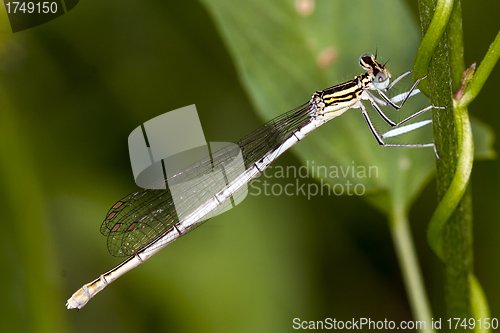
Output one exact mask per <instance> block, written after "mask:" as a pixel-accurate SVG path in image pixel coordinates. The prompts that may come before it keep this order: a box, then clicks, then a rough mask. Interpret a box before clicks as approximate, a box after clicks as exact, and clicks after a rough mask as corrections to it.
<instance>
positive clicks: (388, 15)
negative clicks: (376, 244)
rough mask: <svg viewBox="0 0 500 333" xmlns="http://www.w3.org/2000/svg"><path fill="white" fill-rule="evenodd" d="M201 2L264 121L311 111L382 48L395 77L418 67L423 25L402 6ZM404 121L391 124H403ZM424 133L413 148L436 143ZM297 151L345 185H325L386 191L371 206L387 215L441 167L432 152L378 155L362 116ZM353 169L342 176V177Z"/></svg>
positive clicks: (353, 115)
mask: <svg viewBox="0 0 500 333" xmlns="http://www.w3.org/2000/svg"><path fill="white" fill-rule="evenodd" d="M202 2H203V3H204V4H205V5H206V7H207V8H208V10H209V12H210V13H211V15H212V17H213V18H214V20H215V23H216V25H217V27H218V29H219V31H220V33H221V35H222V37H223V40H224V41H225V43H226V45H227V47H228V49H229V51H230V53H231V54H232V57H233V59H234V62H235V64H236V68H237V70H238V73H239V75H240V78H241V82H242V84H243V85H244V87H245V88H246V90H247V92H248V94H249V96H250V99H251V101H252V102H253V104H254V106H255V109H256V110H257V112H258V113H259V115H260V116H261V117H262V119H263V120H269V119H271V118H273V117H275V116H277V115H279V114H281V113H283V112H285V111H287V110H289V109H291V108H293V107H295V106H298V105H300V104H302V103H304V102H305V101H307V100H308V99H310V96H311V94H312V93H313V92H314V91H316V90H322V89H324V88H326V87H328V86H331V85H334V84H338V83H341V82H344V81H347V80H350V79H352V78H353V77H354V76H355V75H359V74H361V73H363V70H362V69H361V68H360V67H359V65H358V58H359V56H360V55H361V54H362V53H364V52H372V53H375V51H376V50H377V49H378V51H379V52H378V59H379V60H381V61H383V62H384V61H387V60H388V59H389V58H390V62H389V65H390V68H392V69H393V71H394V73H393V78H394V77H396V76H398V75H399V74H401V73H402V72H405V71H406V70H408V69H410V68H411V64H412V61H413V56H414V54H415V52H416V50H417V47H418V42H419V35H418V30H417V26H416V23H414V22H413V20H412V17H411V15H410V13H409V12H408V10H407V9H406V8H405V7H404V3H401V2H399V1H370V2H364V3H363V6H360V5H359V3H357V2H353V1H328V2H327V1H323V2H315V7H314V9H313V10H312V12H310V14H308V15H307V13H306V12H302V11H301V10H299V9H297V7H296V4H298V3H310V4H314V2H312V1H311V2H307V1H297V2H292V1H272V2H270V1H265V0H256V1H245V2H234V1H231V0H217V1H215V0H203V1H202ZM329 56H330V57H331V58H332V59H331V62H332V63H331V65H328V61H327V60H328V57H329ZM325 59H326V60H325ZM407 88H408V86H405V87H402V88H401V90H399V92H402V91H403V90H406V89H407ZM427 103H428V102H427ZM420 107H421V106H420ZM367 108H368V109H369V113H370V114H371V117H372V119H373V121H374V122H375V124H376V126H378V128H379V129H380V131H381V132H384V131H385V130H386V129H385V127H382V125H384V124H383V122H382V120H381V119H380V118H379V116H378V115H377V114H376V112H375V111H374V110H373V109H372V108H371V106H370V105H367ZM415 108H416V106H412V105H409V106H408V107H406V106H405V108H404V109H405V110H406V112H407V113H404V112H405V111H400V112H401V113H404V114H409V113H412V112H415V111H416V110H417V109H415ZM388 112H390V111H388ZM401 113H399V114H398V113H396V112H393V113H392V114H391V116H392V118H393V119H402V118H403V114H401ZM387 129H388V128H387ZM422 133H425V130H424V131H421V132H419V133H411V137H412V141H414V142H421V143H424V142H429V141H431V140H432V138H430V137H429V136H425V135H424V134H422ZM293 151H294V153H295V154H297V155H298V156H299V158H300V159H301V161H302V162H303V163H304V164H306V165H309V166H313V165H314V166H325V167H326V168H327V169H328V170H337V171H338V173H339V174H338V177H335V174H333V177H321V178H323V181H324V182H329V183H330V184H337V183H340V184H343V185H344V186H345V185H346V184H347V182H350V184H353V185H356V184H359V185H358V190H361V189H364V190H366V191H367V192H376V191H377V192H378V191H380V190H383V191H386V192H388V193H389V195H384V197H383V198H381V200H371V202H377V204H376V206H377V207H379V208H381V209H383V210H384V211H386V210H387V208H388V207H391V205H395V206H397V207H398V209H402V210H406V209H407V208H408V206H409V205H410V203H411V202H412V200H413V199H414V198H415V196H416V195H417V194H418V193H419V191H420V190H421V189H422V187H423V185H424V184H425V182H426V180H427V179H429V176H430V175H431V174H432V170H433V168H434V152H433V150H432V149H398V148H384V147H380V146H379V145H378V144H377V142H376V141H375V139H374V138H373V136H372V134H371V132H370V130H369V129H368V127H367V126H366V124H365V122H364V120H363V117H362V115H361V114H360V112H359V111H358V110H352V111H349V112H347V113H346V114H345V115H343V116H342V117H339V118H337V119H334V120H332V121H331V122H330V123H329V124H327V125H325V126H323V127H322V128H320V129H318V130H317V131H315V132H314V133H312V134H311V135H310V136H309V137H308V138H307V139H306V140H303V142H301V143H300V144H298V145H296V146H295V147H294V148H293ZM349 167H350V169H348V168H349ZM353 168H354V171H355V172H354V173H352V171H353ZM347 170H349V172H347V174H345V176H344V175H342V174H341V173H342V171H344V173H345V172H346V171H347ZM363 171H364V172H363ZM368 171H371V174H370V173H369V172H368ZM358 193H359V192H358ZM389 210H391V209H390V208H389Z"/></svg>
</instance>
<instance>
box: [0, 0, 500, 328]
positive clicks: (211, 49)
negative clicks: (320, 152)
mask: <svg viewBox="0 0 500 333" xmlns="http://www.w3.org/2000/svg"><path fill="white" fill-rule="evenodd" d="M290 3H292V2H291V1H290ZM319 3H320V2H318V6H319ZM384 3H385V1H384ZM397 3H398V10H387V11H382V12H377V14H376V15H374V12H373V11H369V10H362V8H360V9H359V10H358V9H356V8H350V9H349V10H347V9H344V11H343V12H341V13H339V12H331V13H330V12H328V11H325V12H324V13H322V15H324V17H325V18H327V19H328V18H331V20H338V19H346V18H347V19H349V22H350V26H346V27H343V28H341V29H331V31H325V35H328V34H331V35H332V36H335V37H333V40H334V41H337V43H338V45H337V44H336V45H334V46H336V47H337V48H336V50H337V62H334V63H333V64H332V65H331V67H329V69H328V70H327V73H328V75H327V76H324V77H322V78H321V80H323V81H324V84H325V85H332V84H336V83H339V82H342V81H346V80H348V79H351V78H352V76H354V75H357V74H359V73H361V70H360V68H359V67H357V65H356V60H357V57H359V55H360V54H361V53H363V52H375V49H376V47H377V46H378V50H379V57H381V58H382V59H388V58H390V59H391V60H390V62H389V64H388V65H389V66H390V68H391V69H394V71H395V72H394V74H396V75H397V74H399V72H402V71H404V70H406V69H408V68H410V67H411V62H412V54H413V53H414V52H415V50H416V48H417V46H418V40H419V36H418V34H417V33H416V31H418V29H417V20H416V18H414V17H412V15H411V10H410V8H408V7H405V6H404V4H403V3H400V2H397ZM271 5H272V4H271V2H270V3H269V6H271ZM242 6H243V4H242ZM495 6H497V7H498V6H499V5H497V4H493V3H492V2H484V3H483V2H481V1H476V2H474V3H473V4H472V3H464V4H463V7H464V9H463V12H464V22H463V25H464V32H465V47H466V51H465V52H466V61H467V64H470V63H471V62H473V61H478V60H479V59H481V58H482V56H483V55H484V53H485V52H486V49H487V47H488V45H489V43H490V42H491V41H492V40H493V38H494V36H495V34H496V33H497V31H498V29H499V23H498V19H497V18H496V16H495V15H496V13H497V12H498V8H494V7H495ZM235 8H236V9H237V8H238V6H236V7H235ZM242 8H243V7H242ZM290 8H292V9H293V6H291V7H290ZM346 8H347V7H346ZM271 13H272V15H275V16H276V15H278V14H279V12H276V11H273V10H272V8H271V7H270V8H269V10H265V7H264V8H263V11H262V12H261V13H258V14H253V15H254V16H253V17H251V16H249V17H247V18H246V19H248V20H251V21H253V22H255V25H256V26H257V25H259V24H260V23H259V22H260V20H261V19H262V17H263V16H264V15H271ZM278 18H279V17H278ZM402 18H404V19H402ZM401 21H404V22H403V23H405V22H406V24H407V25H408V29H409V30H410V31H414V33H413V35H411V36H408V35H407V34H406V33H403V30H402V28H401V29H398V28H396V27H395V28H393V29H391V24H392V23H391V22H400V23H398V27H400V24H402V23H401ZM377 22H378V23H377ZM394 24H395V23H394ZM358 26H361V27H363V28H365V29H366V31H368V32H369V33H370V36H373V33H374V32H377V29H381V30H383V33H382V34H380V38H374V37H370V38H365V37H364V35H354V34H351V31H354V30H353V29H354V28H357V27H358ZM339 30H340V31H339ZM256 31H257V29H256ZM356 31H357V30H356ZM404 31H406V30H404ZM270 33H271V32H270ZM395 36H396V37H395ZM410 37H411V38H410ZM388 40H391V42H387V41H388ZM392 40H396V41H398V42H392ZM1 45H2V48H1V51H0V71H1V75H0V92H1V94H0V184H1V185H2V187H1V191H0V198H1V201H0V202H1V203H2V204H1V206H0V207H1V209H2V213H3V214H2V219H1V223H2V224H1V225H2V233H0V240H1V241H0V244H2V246H1V248H0V249H1V250H2V253H3V255H2V256H1V258H2V259H1V261H0V264H1V265H2V273H0V281H1V282H2V286H3V288H2V296H1V297H0V310H1V311H0V313H1V315H0V316H1V317H0V318H1V319H2V320H1V322H2V324H1V326H0V327H2V331H6V332H15V331H33V332H40V331H76V332H90V331H92V332H105V331H106V332H117V331H120V332H144V331H153V330H155V331H173V332H181V331H186V332H195V331H203V332H207V331H210V332H221V331H231V332H240V331H249V332H256V331H259V332H276V331H279V332H281V331H288V330H289V331H292V330H293V329H292V325H293V322H292V320H293V319H294V318H300V319H302V320H322V319H324V318H327V317H331V318H337V319H338V320H348V319H351V318H353V317H354V318H359V317H370V318H372V319H374V320H380V319H382V320H383V319H384V318H388V319H389V320H395V321H399V320H411V313H410V310H409V307H408V303H407V299H406V295H405V291H404V287H403V285H402V280H401V276H400V272H399V267H398V265H397V262H396V259H395V256H394V251H393V248H392V244H391V240H390V237H389V234H388V231H387V226H386V223H385V219H384V217H383V216H382V215H381V214H380V213H379V212H378V211H376V210H375V209H373V208H372V207H371V206H370V205H368V204H367V203H366V201H364V200H363V199H362V198H359V197H355V196H351V197H346V196H344V197H337V196H334V195H331V196H325V195H323V196H319V195H316V196H313V197H311V198H308V197H307V196H304V195H301V194H300V193H299V194H298V195H293V196H286V195H281V196H275V195H268V196H266V195H264V194H261V195H259V196H256V195H253V194H256V193H257V190H256V189H255V188H250V195H249V196H248V198H247V199H246V200H245V201H244V202H243V203H242V204H241V205H239V206H238V207H237V208H236V209H232V210H231V211H229V212H227V213H225V214H223V215H221V216H219V217H217V218H215V219H213V220H211V221H210V222H208V223H206V224H205V225H203V227H201V228H200V229H198V230H196V231H195V232H192V233H190V234H189V235H188V236H187V237H183V238H181V239H180V240H179V241H177V242H175V243H174V244H172V245H170V246H169V247H168V248H167V249H165V250H163V251H162V253H161V254H158V255H157V256H155V258H154V259H152V260H150V261H148V262H147V263H146V264H144V265H141V266H140V267H139V268H137V269H135V270H134V271H132V272H130V273H128V274H127V275H126V276H124V277H122V278H120V279H119V280H118V281H117V282H115V283H113V284H112V285H110V286H109V287H108V288H107V289H106V290H105V291H103V292H102V293H101V294H99V295H98V296H97V297H96V298H95V299H93V300H92V301H91V302H89V304H88V305H87V306H86V307H85V308H84V309H83V310H81V311H80V312H79V313H76V312H74V311H69V310H66V308H65V307H64V304H65V302H66V299H67V298H68V297H69V296H70V295H71V294H72V293H73V292H74V291H76V289H77V288H79V287H80V286H81V285H82V284H84V283H87V282H89V281H90V280H92V279H94V278H96V277H98V275H99V274H101V273H103V272H105V271H107V270H108V269H110V268H112V267H113V266H114V265H115V264H117V263H118V262H119V261H118V260H117V259H116V258H113V257H111V256H110V255H109V254H108V253H107V250H106V240H105V238H104V237H102V236H101V235H100V234H99V226H100V223H101V221H102V220H103V218H104V215H105V214H106V212H107V210H108V208H109V207H110V206H111V205H112V204H114V203H115V202H116V201H117V200H118V199H119V198H121V197H123V196H124V195H126V194H128V193H129V192H131V191H133V190H135V189H136V186H135V184H134V182H133V177H132V173H131V168H130V162H129V160H128V151H127V137H128V134H129V133H130V132H131V131H132V130H133V129H134V128H136V127H137V126H138V125H140V124H141V123H143V122H145V121H147V120H149V119H151V118H153V117H155V116H157V115H159V114H162V113H164V112H167V111H170V110H174V109H176V108H179V107H182V106H185V105H189V104H193V103H194V104H196V106H197V108H198V111H199V114H200V118H201V122H202V124H203V128H204V131H205V136H206V138H207V141H235V140H237V139H239V138H240V137H241V136H243V135H245V134H247V133H249V132H250V131H252V130H253V129H255V128H257V127H258V126H260V125H261V124H262V122H263V121H264V120H268V119H270V118H271V117H272V114H270V113H263V114H262V116H261V117H257V116H256V115H255V114H256V113H255V112H254V109H253V108H252V106H251V104H250V103H249V100H248V97H247V92H246V91H245V90H244V89H243V88H242V86H241V85H240V81H239V78H238V75H237V72H236V69H235V68H236V66H237V65H235V64H234V63H233V60H232V58H231V55H230V52H228V49H227V48H226V46H225V45H224V43H223V42H222V40H221V38H220V36H219V35H218V32H217V29H216V27H215V26H214V23H213V21H212V19H211V17H210V15H209V12H208V11H207V10H206V9H205V7H203V6H202V5H201V4H200V3H198V2H195V1H181V2H170V1H169V2H167V1H159V0H157V1H152V0H151V1H146V0H143V1H118V0H114V1H111V0H103V1H85V2H80V4H79V5H78V6H77V7H75V8H74V9H73V10H72V11H71V12H69V13H68V14H66V15H64V16H62V17H60V18H58V19H56V20H54V21H51V22H49V23H47V24H44V25H41V26H39V27H36V28H34V29H30V30H26V31H23V32H20V33H17V34H9V35H5V36H4V37H3V38H2V42H1ZM307 73H308V72H307V71H305V72H304V73H302V72H301V73H300V75H299V76H298V77H297V80H303V81H300V82H283V83H282V84H283V85H282V86H277V87H274V90H271V89H270V91H269V94H270V95H276V94H280V92H281V91H283V87H288V86H289V85H301V84H302V85H305V86H304V89H303V92H302V93H301V94H300V95H297V96H291V97H290V96H283V98H284V99H285V102H282V104H280V105H279V107H278V105H276V106H273V110H274V109H276V112H277V113H280V112H283V111H287V109H289V108H292V107H294V106H297V105H298V104H300V103H302V102H305V101H306V100H307V99H308V98H309V97H310V94H311V93H312V92H313V91H314V90H318V89H323V88H325V87H326V86H318V87H316V86H315V85H314V84H312V82H314V80H315V78H314V77H305V76H304V75H307ZM498 73H499V71H498V69H496V75H497V76H498ZM314 75H320V74H314ZM495 77H496V76H495V75H493V76H492V78H495ZM332 78H333V79H334V80H335V82H330V80H331V79H332ZM487 84H488V86H487V87H485V88H484V89H483V92H482V94H481V96H479V97H478V99H477V100H476V101H475V102H474V104H472V105H471V106H470V111H471V113H472V115H474V116H476V117H477V118H479V119H481V120H482V121H483V122H485V123H488V124H489V125H490V126H491V127H493V128H494V129H495V131H496V132H498V130H499V129H500V118H499V117H500V116H499V113H498V112H495V110H496V109H497V108H498V106H497V105H496V104H497V103H496V101H495V98H494V97H493V96H495V94H496V93H497V90H498V84H497V83H496V81H494V80H490V81H489V82H488V83H487ZM311 89H312V90H311ZM262 98H265V96H263V97H262ZM287 101H290V104H289V105H285V103H286V102H287ZM263 104H265V103H263ZM255 107H256V108H257V107H259V108H260V107H262V105H255ZM285 107H286V108H285ZM279 108H285V109H283V110H278V109H279ZM349 113H350V114H346V115H345V116H344V117H346V118H345V119H343V118H339V119H338V120H337V121H334V122H332V123H331V124H328V125H326V126H325V128H324V129H322V131H323V133H321V134H318V135H323V134H325V133H328V132H329V131H330V130H331V131H334V130H340V128H341V127H342V125H346V124H350V122H356V123H357V122H358V121H360V123H361V124H362V119H360V115H359V114H358V113H357V112H356V111H351V112H349ZM355 118H359V119H357V120H355ZM349 126H350V125H349ZM353 131H354V130H353ZM355 131H356V133H357V132H358V131H359V132H360V133H359V140H361V141H360V143H359V145H361V146H362V147H364V146H365V145H372V144H373V145H374V149H377V151H378V149H379V148H378V147H376V143H375V142H374V140H373V139H372V138H370V133H369V130H368V129H367V128H360V129H359V130H358V128H357V127H356V130H355ZM319 138H320V136H318V137H317V139H316V140H319ZM365 139H366V140H368V141H367V142H366V143H365ZM308 140H312V141H314V140H315V139H314V137H312V136H311V137H310V138H308ZM331 145H332V147H335V145H334V142H332V144H331ZM299 147H300V145H298V146H297V148H298V151H300V161H305V160H308V159H309V163H311V160H312V159H313V158H308V157H306V156H305V155H304V154H306V153H307V151H304V150H307V149H306V148H299ZM301 149H302V151H301ZM370 153H371V154H374V153H373V152H370ZM427 153H429V152H427ZM427 153H426V152H424V153H423V154H427ZM357 154H362V152H357ZM377 154H378V152H377ZM380 154H381V156H385V154H394V153H393V152H390V153H389V152H387V153H386V152H382V151H381V153H380ZM382 154H383V155H382ZM429 154H431V155H432V152H430V153H429ZM431 157H432V156H431ZM339 158H342V157H339ZM417 162H418V161H417ZM346 163H347V165H350V163H351V161H350V160H348V161H347V162H346ZM391 163H393V162H391ZM498 164H499V162H498V161H497V160H494V161H488V162H477V163H476V165H475V169H474V171H473V180H472V181H473V198H474V205H475V207H474V210H475V220H476V224H475V226H476V230H475V235H476V236H475V237H476V242H477V245H476V248H475V251H476V273H477V276H478V278H479V279H480V281H481V283H482V286H483V288H484V289H485V292H486V294H487V295H488V300H489V303H490V309H491V312H492V315H493V316H495V315H496V314H498V311H499V309H500V294H499V293H500V291H498V288H496V282H497V281H498V279H499V277H500V265H499V263H498V261H497V260H496V259H495V256H494V255H492V254H494V253H498V251H499V248H498V246H499V245H498V242H497V236H496V235H498V234H499V232H500V230H498V229H499V228H500V227H499V226H498V224H497V223H496V221H497V220H498V219H499V217H500V211H499V210H498V209H497V203H498V201H499V199H500V197H499V194H498V190H497V189H498V187H499V186H497V185H500V184H499V183H500V173H499V172H498V170H500V168H499V165H498ZM276 165H281V166H284V167H286V166H290V165H292V166H295V167H296V168H298V167H300V166H301V162H299V160H298V159H297V158H296V157H295V155H293V154H292V153H287V154H285V155H284V156H283V157H281V158H280V159H279V160H278V161H277V164H276ZM344 165H345V164H344ZM347 165H345V166H347ZM339 166H340V163H339ZM415 167H416V165H415ZM272 170H273V169H272ZM274 170H276V169H274ZM268 174H274V172H270V173H268ZM259 180H260V181H261V183H260V184H258V186H257V187H258V188H260V189H261V190H263V189H264V181H267V182H268V183H269V184H271V185H269V186H268V192H271V191H270V189H271V188H272V187H271V186H272V185H274V184H279V185H280V186H284V185H286V184H289V183H293V184H295V182H296V181H297V179H295V178H288V179H286V178H276V177H274V178H265V177H262V178H260V179H259ZM298 182H299V185H302V184H304V186H305V188H306V189H307V188H308V187H309V186H313V185H315V184H316V182H315V180H314V179H313V178H312V177H308V178H299V179H298ZM434 207H435V189H434V187H433V185H430V186H429V187H428V188H426V189H425V190H424V192H423V195H422V196H421V197H420V198H419V199H418V200H417V202H416V203H415V206H414V208H413V210H412V212H411V220H412V222H413V227H414V230H413V232H414V236H415V239H416V242H417V250H418V252H419V256H420V260H421V264H422V269H423V272H424V276H425V278H426V282H427V286H428V290H429V293H430V295H431V302H432V304H433V308H434V315H435V317H436V316H437V317H439V316H440V317H444V312H443V305H442V304H441V301H440V300H441V298H442V295H440V294H439V290H440V289H441V288H442V286H441V285H440V283H439V282H436V281H440V279H439V278H440V274H441V273H440V268H441V267H440V263H439V262H438V261H437V259H436V258H435V257H434V256H433V254H432V253H431V251H430V250H429V249H428V247H427V244H426V240H425V225H426V223H427V221H428V219H429V217H430V215H431V213H432V211H433V209H434Z"/></svg>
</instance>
